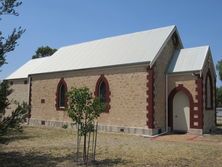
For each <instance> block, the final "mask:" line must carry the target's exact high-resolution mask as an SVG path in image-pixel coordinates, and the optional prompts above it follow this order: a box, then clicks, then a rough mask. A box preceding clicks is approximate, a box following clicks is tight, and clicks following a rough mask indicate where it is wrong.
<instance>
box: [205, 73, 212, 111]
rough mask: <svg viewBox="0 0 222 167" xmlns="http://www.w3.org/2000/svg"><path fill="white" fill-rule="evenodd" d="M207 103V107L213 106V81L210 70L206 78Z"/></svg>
mask: <svg viewBox="0 0 222 167" xmlns="http://www.w3.org/2000/svg"><path fill="white" fill-rule="evenodd" d="M205 105H206V109H212V108H213V83H212V78H211V75H210V71H208V72H207V75H206V80H205Z"/></svg>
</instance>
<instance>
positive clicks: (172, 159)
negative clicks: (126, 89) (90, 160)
mask: <svg viewBox="0 0 222 167" xmlns="http://www.w3.org/2000/svg"><path fill="white" fill-rule="evenodd" d="M75 141H76V136H75V132H73V131H72V130H71V129H62V128H46V127H24V132H23V133H22V134H12V135H9V136H7V138H4V139H1V144H0V166H1V167H4V166H34V167H35V166H38V167H39V166H47V167H48V166H68V167H69V166H77V165H76V163H75V162H74V160H75ZM97 144H98V145H97V157H96V160H97V161H96V162H95V164H94V165H91V166H130V167H131V166H132V167H133V166H144V167H148V166H195V167H196V166H222V135H205V136H194V135H165V136H161V137H157V138H152V139H150V138H144V137H141V136H132V135H127V134H111V133H99V134H98V142H97Z"/></svg>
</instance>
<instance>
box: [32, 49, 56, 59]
mask: <svg viewBox="0 0 222 167" xmlns="http://www.w3.org/2000/svg"><path fill="white" fill-rule="evenodd" d="M56 51H57V49H53V48H50V47H49V46H41V47H39V48H38V49H37V50H36V51H35V54H34V55H33V56H32V59H36V58H40V57H47V56H51V55H53V54H54V53H55V52H56Z"/></svg>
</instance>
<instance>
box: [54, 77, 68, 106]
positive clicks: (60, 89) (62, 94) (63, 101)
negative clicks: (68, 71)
mask: <svg viewBox="0 0 222 167" xmlns="http://www.w3.org/2000/svg"><path fill="white" fill-rule="evenodd" d="M66 94H67V84H66V82H65V80H64V79H63V78H62V79H61V80H60V81H59V83H58V85H57V92H56V109H57V110H63V109H65V108H66V107H67V97H66Z"/></svg>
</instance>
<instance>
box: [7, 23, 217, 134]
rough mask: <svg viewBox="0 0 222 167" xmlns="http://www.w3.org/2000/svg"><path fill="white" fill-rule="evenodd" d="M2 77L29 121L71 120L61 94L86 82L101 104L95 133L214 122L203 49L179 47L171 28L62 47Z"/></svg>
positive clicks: (203, 126) (207, 126) (197, 129)
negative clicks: (28, 114) (103, 105)
mask: <svg viewBox="0 0 222 167" xmlns="http://www.w3.org/2000/svg"><path fill="white" fill-rule="evenodd" d="M6 80H8V81H9V83H10V85H11V88H12V89H13V90H14V92H13V93H12V94H11V95H10V97H9V98H10V99H14V100H17V101H20V102H21V101H25V102H27V103H29V104H30V105H31V118H30V124H32V125H36V124H38V125H48V126H62V125H63V124H65V123H70V122H71V120H70V119H69V117H68V116H67V113H66V112H65V108H66V106H67V98H66V96H65V94H66V92H67V91H69V90H70V88H71V87H83V86H86V87H88V88H89V89H90V91H91V92H93V93H94V95H95V96H100V97H101V98H102V99H103V100H104V101H105V102H106V109H105V111H104V112H103V113H102V115H101V116H100V118H99V120H98V122H99V130H100V131H108V132H124V133H131V134H142V135H156V134H160V133H164V132H167V131H172V130H174V131H183V132H190V133H198V134H202V133H208V132H210V131H211V130H213V129H214V128H215V88H216V74H215V68H214V64H213V60H212V55H211V51H210V47H209V46H200V47H194V48H184V47H183V44H182V41H181V39H180V36H179V33H178V31H177V28H176V26H168V27H163V28H157V29H152V30H148V31H142V32H136V33H131V34H126V35H120V36H115V37H109V38H104V39H100V40H95V41H90V42H85V43H80V44H75V45H70V46H65V47H62V48H60V49H59V50H58V51H57V52H55V53H54V54H53V55H52V56H50V57H45V58H39V59H33V60H30V61H28V62H27V63H26V64H24V65H23V66H22V67H20V68H19V69H18V70H16V71H15V72H14V73H12V74H11V75H10V76H8V77H7V78H6ZM13 108H14V106H13V105H12V106H11V109H13Z"/></svg>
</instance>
